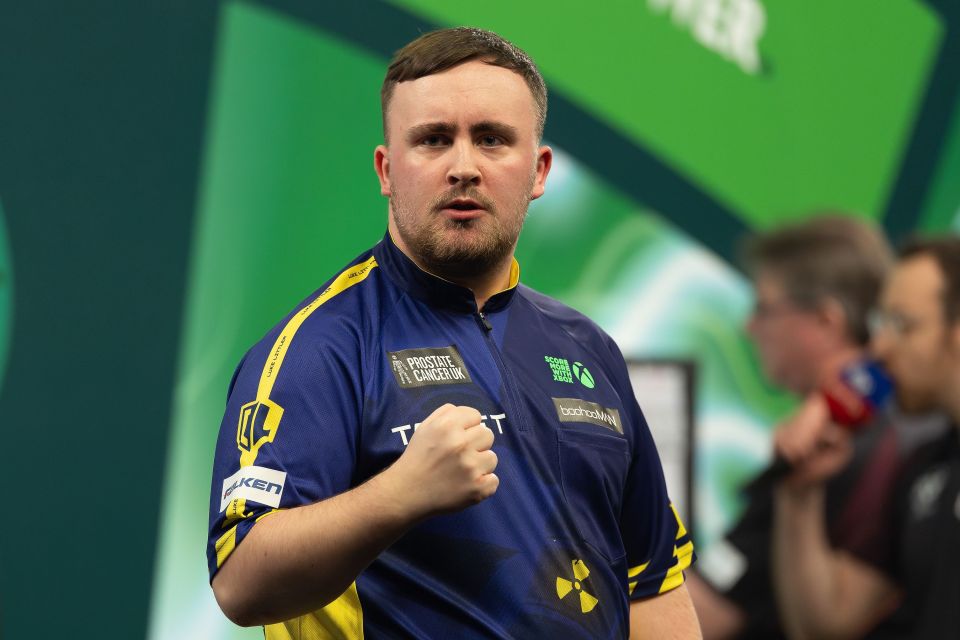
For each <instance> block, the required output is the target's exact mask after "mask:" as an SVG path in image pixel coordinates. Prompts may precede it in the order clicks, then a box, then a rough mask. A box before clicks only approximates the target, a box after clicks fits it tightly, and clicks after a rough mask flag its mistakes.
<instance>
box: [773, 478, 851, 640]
mask: <svg viewBox="0 0 960 640" xmlns="http://www.w3.org/2000/svg"><path fill="white" fill-rule="evenodd" d="M831 553H832V550H831V548H830V545H829V541H828V540H827V535H826V522H825V519H824V490H823V488H822V487H814V488H808V489H805V490H803V491H799V492H796V491H791V490H789V489H787V488H783V487H781V488H780V489H779V490H778V491H777V497H776V504H775V515H774V534H773V580H774V585H775V587H776V597H777V604H778V605H779V608H780V614H781V616H782V618H783V623H784V626H785V628H786V630H787V631H788V632H789V635H790V637H792V638H806V637H809V636H811V635H821V634H822V633H824V632H825V631H826V630H825V629H823V628H821V627H822V626H823V625H824V624H825V623H827V622H829V621H830V620H832V619H833V615H832V614H833V612H832V607H833V604H834V603H835V602H836V599H835V591H836V589H835V585H834V584H833V583H834V576H833V571H832V569H831Z"/></svg>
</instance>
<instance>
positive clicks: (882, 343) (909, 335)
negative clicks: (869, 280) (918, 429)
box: [871, 255, 960, 412]
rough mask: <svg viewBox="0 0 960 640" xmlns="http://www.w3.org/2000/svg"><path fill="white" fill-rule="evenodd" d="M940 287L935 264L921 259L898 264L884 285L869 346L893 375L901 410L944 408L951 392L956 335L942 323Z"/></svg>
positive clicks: (937, 266)
mask: <svg viewBox="0 0 960 640" xmlns="http://www.w3.org/2000/svg"><path fill="white" fill-rule="evenodd" d="M943 286H944V281H943V274H942V273H941V272H940V267H939V265H938V264H937V263H936V261H934V259H933V258H931V257H929V256H924V255H920V256H916V257H911V258H907V259H906V260H905V261H903V262H901V263H899V264H898V265H897V266H896V268H894V270H893V273H892V274H891V275H890V279H889V280H888V281H887V284H886V286H885V287H884V291H883V295H882V297H881V302H880V316H879V317H880V318H881V319H882V320H881V322H880V323H878V326H876V327H874V332H873V342H872V345H871V346H872V348H873V351H874V354H875V355H876V356H877V358H879V359H880V360H881V361H882V362H883V364H884V365H885V366H886V367H887V369H888V370H889V372H890V375H891V376H893V379H894V381H895V382H896V389H897V400H898V402H899V403H900V407H901V408H902V409H903V410H904V411H908V412H920V411H929V410H932V409H938V408H943V407H944V406H945V405H946V404H948V403H949V402H950V400H949V399H948V396H949V394H950V393H955V390H953V389H951V386H952V384H951V382H952V380H953V379H955V378H956V376H957V374H956V368H957V366H958V364H960V360H958V350H960V345H958V344H957V342H958V338H957V335H958V333H960V332H958V331H957V330H956V329H955V328H954V330H952V331H951V330H950V328H949V327H948V326H947V323H946V321H945V318H944V315H943V302H942V298H941V292H942V291H943Z"/></svg>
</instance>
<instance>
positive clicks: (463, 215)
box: [440, 198, 485, 221]
mask: <svg viewBox="0 0 960 640" xmlns="http://www.w3.org/2000/svg"><path fill="white" fill-rule="evenodd" d="M440 212H441V213H442V214H443V215H444V216H446V217H447V218H448V219H450V220H457V221H467V220H474V219H476V218H479V217H480V216H482V215H484V212H485V207H484V206H483V205H482V204H480V203H479V202H477V201H476V200H473V199H470V198H455V199H453V200H449V201H447V202H445V203H444V204H443V205H442V206H441V207H440Z"/></svg>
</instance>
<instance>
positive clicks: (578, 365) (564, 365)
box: [543, 356, 597, 389]
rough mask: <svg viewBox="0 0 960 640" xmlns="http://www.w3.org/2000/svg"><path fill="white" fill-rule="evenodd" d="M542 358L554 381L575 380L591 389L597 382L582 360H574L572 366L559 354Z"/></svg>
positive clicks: (568, 381)
mask: <svg viewBox="0 0 960 640" xmlns="http://www.w3.org/2000/svg"><path fill="white" fill-rule="evenodd" d="M543 360H544V361H545V362H546V363H547V365H548V366H549V367H550V373H551V374H553V381H554V382H566V383H568V384H573V381H574V380H577V381H579V382H580V384H582V385H583V386H585V387H586V388H587V389H593V388H594V387H595V386H597V383H596V382H595V381H594V379H593V374H591V373H590V370H589V369H587V368H586V367H585V366H584V364H583V363H582V362H574V363H573V366H571V365H570V361H569V360H567V359H566V358H561V357H559V356H543Z"/></svg>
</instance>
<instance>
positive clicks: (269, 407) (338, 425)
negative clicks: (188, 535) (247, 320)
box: [207, 320, 363, 580]
mask: <svg viewBox="0 0 960 640" xmlns="http://www.w3.org/2000/svg"><path fill="white" fill-rule="evenodd" d="M318 324H320V323H314V325H313V326H311V327H310V329H311V331H308V330H307V329H308V327H306V326H304V327H302V328H301V329H300V331H299V333H296V334H295V335H292V336H291V335H289V333H290V332H289V331H286V332H285V329H286V328H282V329H275V330H274V331H273V332H271V333H270V334H268V335H267V336H266V337H265V338H264V339H263V340H262V341H261V342H260V343H259V344H258V345H256V346H255V347H254V348H253V349H251V351H250V352H249V353H248V354H247V355H246V356H245V358H244V359H243V361H242V362H241V363H240V365H239V366H238V368H237V371H236V373H235V374H234V379H233V381H232V382H231V385H230V390H229V392H228V398H227V406H226V410H225V412H224V416H223V420H222V422H221V425H220V433H219V437H218V439H217V445H216V452H215V455H214V467H213V479H212V484H211V496H210V520H209V525H210V526H209V530H208V540H207V562H208V568H209V573H210V579H211V580H212V579H213V576H214V575H215V574H216V572H217V571H218V570H219V568H220V567H221V566H223V563H224V562H225V561H226V559H227V558H228V557H229V556H230V554H231V553H232V552H233V551H234V549H235V548H236V547H237V545H239V544H240V543H242V541H243V539H244V538H245V537H246V535H247V534H248V533H249V532H250V530H251V528H252V527H253V526H254V524H255V523H256V522H258V521H259V520H260V519H262V518H264V517H266V516H268V515H270V514H271V513H274V512H276V511H277V510H278V509H289V508H293V507H298V506H302V505H307V504H312V503H314V502H317V501H320V500H323V499H325V498H328V497H331V496H333V495H336V494H338V493H342V492H343V491H346V490H347V489H349V488H350V486H351V481H352V476H353V470H354V466H355V461H356V451H357V442H356V439H357V437H358V436H357V434H358V432H359V426H358V425H359V424H360V420H361V413H362V400H361V399H362V397H363V396H362V390H361V388H360V384H361V383H360V382H359V380H360V378H361V376H360V375H358V372H357V368H358V367H359V366H360V362H362V358H361V355H360V348H359V345H358V342H357V340H356V337H355V336H354V334H353V332H351V331H349V330H346V329H343V328H342V327H338V326H337V322H336V320H330V321H328V322H327V323H326V324H322V325H320V326H319V327H318V326H317V325H318ZM327 325H329V326H327Z"/></svg>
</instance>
